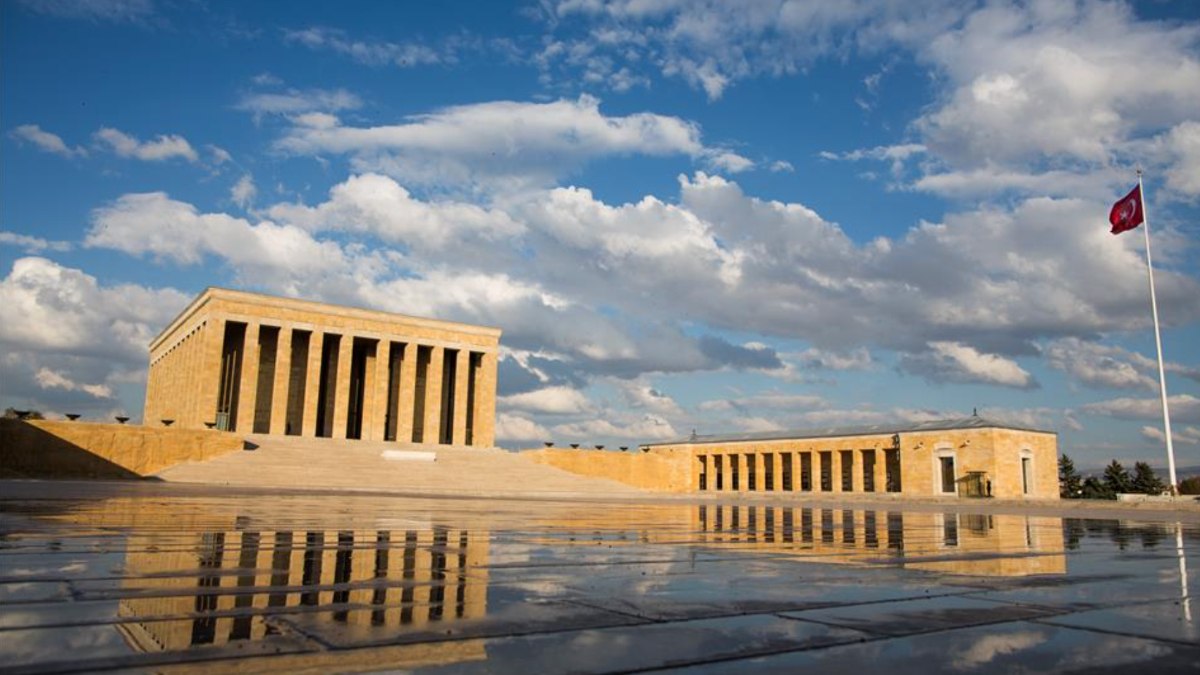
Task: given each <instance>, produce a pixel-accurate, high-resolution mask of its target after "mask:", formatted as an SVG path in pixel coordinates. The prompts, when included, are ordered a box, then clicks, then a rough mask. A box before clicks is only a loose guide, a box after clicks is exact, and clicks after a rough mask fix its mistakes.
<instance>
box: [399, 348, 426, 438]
mask: <svg viewBox="0 0 1200 675" xmlns="http://www.w3.org/2000/svg"><path fill="white" fill-rule="evenodd" d="M420 351H421V349H420V347H418V346H417V343H415V342H409V343H407V344H405V345H404V349H403V352H402V353H401V359H400V360H398V361H397V363H396V367H398V368H399V369H400V387H399V391H397V392H396V397H397V399H398V400H399V403H397V405H396V440H397V441H399V442H400V443H412V442H414V440H416V441H418V442H419V441H420V439H413V406H415V405H416V396H415V394H416V391H417V362H418V361H419V360H420Z"/></svg>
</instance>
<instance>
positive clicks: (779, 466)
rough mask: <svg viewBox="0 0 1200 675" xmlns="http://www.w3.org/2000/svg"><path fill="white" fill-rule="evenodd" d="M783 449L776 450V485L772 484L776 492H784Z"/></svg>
mask: <svg viewBox="0 0 1200 675" xmlns="http://www.w3.org/2000/svg"><path fill="white" fill-rule="evenodd" d="M783 454H784V451H783V450H778V451H776V452H775V454H774V455H773V457H774V458H775V485H773V486H772V489H774V490H775V491H776V492H783Z"/></svg>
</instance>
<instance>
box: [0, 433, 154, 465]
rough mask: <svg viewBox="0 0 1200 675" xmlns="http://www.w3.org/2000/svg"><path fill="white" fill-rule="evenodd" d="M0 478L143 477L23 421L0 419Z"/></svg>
mask: <svg viewBox="0 0 1200 675" xmlns="http://www.w3.org/2000/svg"><path fill="white" fill-rule="evenodd" d="M0 478H104V479H136V480H158V479H156V478H145V477H143V476H140V475H138V474H137V473H135V472H133V471H130V470H129V469H126V468H125V467H123V466H121V465H120V464H116V463H115V462H111V461H109V460H107V459H105V458H103V457H100V456H99V455H96V454H95V453H93V452H91V451H89V450H87V449H86V448H82V447H80V446H78V445H76V444H74V443H72V442H70V441H68V440H66V439H64V438H61V437H59V436H56V435H54V434H52V433H50V432H48V431H45V430H44V429H40V428H38V427H36V426H34V425H32V424H30V423H29V422H26V421H24V420H13V419H5V420H0Z"/></svg>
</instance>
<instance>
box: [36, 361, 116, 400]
mask: <svg viewBox="0 0 1200 675" xmlns="http://www.w3.org/2000/svg"><path fill="white" fill-rule="evenodd" d="M33 377H34V380H35V381H36V382H37V385H38V386H39V387H41V388H42V389H65V390H67V391H82V392H85V393H87V394H89V395H91V396H93V397H95V398H112V395H113V392H112V388H111V387H109V386H107V385H103V384H81V383H78V382H75V381H73V380H71V379H70V378H68V377H66V376H65V375H63V374H62V373H60V372H57V371H54V370H50V369H49V368H41V369H39V370H38V371H37V372H36V373H35V374H34V376H33Z"/></svg>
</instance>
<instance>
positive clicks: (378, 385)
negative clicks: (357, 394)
mask: <svg viewBox="0 0 1200 675" xmlns="http://www.w3.org/2000/svg"><path fill="white" fill-rule="evenodd" d="M391 353H392V343H391V341H390V340H380V341H379V342H378V343H376V344H375V361H374V364H373V365H374V366H375V368H374V371H375V373H374V375H372V376H371V388H370V390H369V391H370V394H369V395H368V396H367V398H369V399H370V401H371V403H370V408H368V409H369V410H370V411H371V414H370V415H369V417H370V420H371V422H370V424H371V427H370V433H367V429H366V428H365V425H366V423H367V421H366V418H365V417H364V419H363V424H364V429H363V438H367V439H370V440H372V441H382V440H383V435H384V434H385V433H387V404H388V389H389V388H390V387H391V381H390V380H389V379H388V365H389V364H388V361H389V359H391ZM365 406H366V404H364V407H365Z"/></svg>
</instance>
